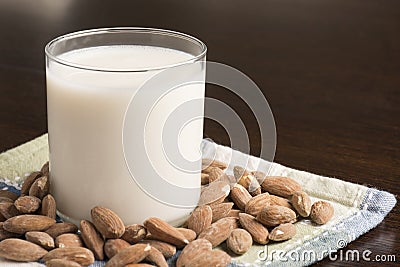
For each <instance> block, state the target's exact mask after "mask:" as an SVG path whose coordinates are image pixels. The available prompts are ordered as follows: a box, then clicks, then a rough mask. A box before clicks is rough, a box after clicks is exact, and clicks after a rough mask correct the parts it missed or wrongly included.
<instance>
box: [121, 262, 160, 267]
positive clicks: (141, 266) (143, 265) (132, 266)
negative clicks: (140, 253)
mask: <svg viewBox="0 0 400 267" xmlns="http://www.w3.org/2000/svg"><path fill="white" fill-rule="evenodd" d="M125 267H154V265H152V264H147V263H130V264H127V265H125Z"/></svg>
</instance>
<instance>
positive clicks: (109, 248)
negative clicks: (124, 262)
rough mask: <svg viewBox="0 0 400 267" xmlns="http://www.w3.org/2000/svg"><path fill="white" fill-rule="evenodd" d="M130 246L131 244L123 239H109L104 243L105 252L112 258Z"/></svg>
mask: <svg viewBox="0 0 400 267" xmlns="http://www.w3.org/2000/svg"><path fill="white" fill-rule="evenodd" d="M129 246H131V245H130V244H129V243H128V242H126V241H125V240H123V239H108V240H107V241H106V243H105V245H104V252H105V254H106V256H107V257H108V258H109V259H111V258H112V257H114V256H115V255H116V254H118V253H119V252H121V251H122V250H124V249H125V248H127V247H129Z"/></svg>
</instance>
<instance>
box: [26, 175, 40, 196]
mask: <svg viewBox="0 0 400 267" xmlns="http://www.w3.org/2000/svg"><path fill="white" fill-rule="evenodd" d="M42 176H43V174H42V172H32V173H31V174H30V175H29V176H28V177H26V178H25V180H24V182H23V183H22V186H21V196H25V195H28V194H29V189H30V188H31V186H32V184H33V183H34V182H35V181H36V179H38V178H40V177H42Z"/></svg>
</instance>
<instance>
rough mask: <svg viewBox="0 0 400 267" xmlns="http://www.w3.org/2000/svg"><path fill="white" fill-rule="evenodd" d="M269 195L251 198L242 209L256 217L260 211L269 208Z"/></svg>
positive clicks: (264, 194)
mask: <svg viewBox="0 0 400 267" xmlns="http://www.w3.org/2000/svg"><path fill="white" fill-rule="evenodd" d="M269 205H270V202H269V194H268V193H263V194H260V195H258V196H255V197H253V198H251V199H250V200H249V201H248V202H247V203H246V206H245V208H244V210H245V212H246V213H248V214H250V215H253V216H257V214H258V213H260V211H262V210H263V209H264V208H265V207H266V206H269Z"/></svg>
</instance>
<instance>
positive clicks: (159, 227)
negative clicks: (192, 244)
mask: <svg viewBox="0 0 400 267" xmlns="http://www.w3.org/2000/svg"><path fill="white" fill-rule="evenodd" d="M144 227H146V228H147V231H148V232H149V233H150V234H151V235H152V238H153V239H157V240H160V241H164V242H167V243H170V244H173V245H175V246H177V247H183V246H185V245H186V244H187V243H189V241H188V240H187V239H186V238H185V236H184V235H183V234H181V233H180V232H179V231H178V230H177V229H176V228H175V227H172V226H171V225H169V224H168V223H167V222H165V221H163V220H161V219H159V218H156V217H152V218H148V219H147V220H146V221H145V222H144Z"/></svg>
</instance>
